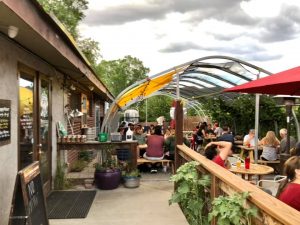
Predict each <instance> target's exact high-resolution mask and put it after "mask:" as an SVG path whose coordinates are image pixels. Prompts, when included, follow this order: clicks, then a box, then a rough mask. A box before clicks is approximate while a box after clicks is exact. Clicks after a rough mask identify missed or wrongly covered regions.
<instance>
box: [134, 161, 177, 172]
mask: <svg viewBox="0 0 300 225" xmlns="http://www.w3.org/2000/svg"><path fill="white" fill-rule="evenodd" d="M144 163H151V164H154V163H161V164H162V166H164V165H166V166H167V167H171V169H172V173H175V167H174V162H173V160H169V159H160V160H149V159H145V158H139V159H137V165H141V164H144Z"/></svg>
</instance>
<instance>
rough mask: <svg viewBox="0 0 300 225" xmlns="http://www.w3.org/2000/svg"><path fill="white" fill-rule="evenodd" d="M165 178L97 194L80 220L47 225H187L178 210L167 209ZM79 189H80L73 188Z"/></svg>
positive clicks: (153, 177) (169, 190) (148, 177)
mask: <svg viewBox="0 0 300 225" xmlns="http://www.w3.org/2000/svg"><path fill="white" fill-rule="evenodd" d="M169 177H170V175H169V174H166V173H157V174H149V173H146V174H143V175H142V179H141V185H140V187H139V188H136V189H128V188H124V187H123V186H120V187H119V188H117V189H115V190H111V191H104V190H98V191H97V194H96V197H95V199H94V202H93V204H92V206H91V209H90V211H89V213H88V216H87V217H86V218H84V219H55V220H54V219H52V220H50V225H67V224H72V225H77V224H78V225H79V224H80V225H169V224H170V225H188V222H187V221H186V219H185V217H184V215H183V214H182V212H181V210H180V208H179V206H178V205H177V204H176V205H171V206H169V204H168V200H169V198H170V196H171V194H172V191H173V183H172V182H169ZM77 189H80V187H77Z"/></svg>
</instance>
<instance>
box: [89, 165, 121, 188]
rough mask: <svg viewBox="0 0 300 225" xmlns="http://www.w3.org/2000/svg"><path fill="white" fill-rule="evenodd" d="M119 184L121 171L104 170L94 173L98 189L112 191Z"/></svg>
mask: <svg viewBox="0 0 300 225" xmlns="http://www.w3.org/2000/svg"><path fill="white" fill-rule="evenodd" d="M120 182H121V171H120V170H118V169H116V170H106V171H95V184H96V186H97V187H98V188H99V189H102V190H112V189H115V188H117V187H118V186H119V185H120Z"/></svg>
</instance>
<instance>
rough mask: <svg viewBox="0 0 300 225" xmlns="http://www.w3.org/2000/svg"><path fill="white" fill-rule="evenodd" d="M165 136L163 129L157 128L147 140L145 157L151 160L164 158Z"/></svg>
mask: <svg viewBox="0 0 300 225" xmlns="http://www.w3.org/2000/svg"><path fill="white" fill-rule="evenodd" d="M164 141H165V139H164V136H163V135H162V134H161V127H160V126H155V127H154V133H153V134H152V135H149V136H148V138H147V145H148V147H147V150H146V152H145V154H144V155H143V157H144V158H145V159H149V160H161V159H163V158H164Z"/></svg>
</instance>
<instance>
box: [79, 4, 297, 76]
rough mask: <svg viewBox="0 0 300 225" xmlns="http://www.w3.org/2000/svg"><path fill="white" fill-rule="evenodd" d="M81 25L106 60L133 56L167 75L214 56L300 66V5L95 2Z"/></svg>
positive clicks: (278, 68) (277, 68)
mask: <svg viewBox="0 0 300 225" xmlns="http://www.w3.org/2000/svg"><path fill="white" fill-rule="evenodd" d="M89 3H90V4H89V6H90V9H92V10H89V11H87V14H86V20H85V21H83V23H82V24H81V25H80V32H81V34H82V35H83V36H84V37H91V38H93V39H95V40H96V41H98V42H99V43H100V49H101V53H102V55H103V57H104V59H106V60H113V59H118V58H122V57H124V56H126V55H132V56H134V57H137V58H139V59H140V60H142V61H143V62H144V65H145V66H147V67H149V68H150V69H151V72H150V74H151V75H153V74H154V73H158V72H161V71H163V70H166V69H169V68H171V67H174V66H176V65H178V64H182V63H185V62H187V61H191V60H193V59H196V58H201V57H204V56H209V55H227V56H232V57H237V58H240V59H242V60H246V61H249V62H250V63H253V64H255V65H257V66H260V67H263V68H264V69H266V70H270V71H271V72H278V71H281V70H285V69H287V68H290V67H293V66H298V65H299V63H298V60H297V57H298V53H299V52H300V40H299V36H298V34H299V33H300V16H299V15H300V1H297V0H289V1H284V0H250V1H242V0H241V1H237V0H226V1H224V0H210V1H206V0H185V1H182V0H164V1H163V0H113V1H111V0H101V1H100V2H99V1H98V0H89Z"/></svg>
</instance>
